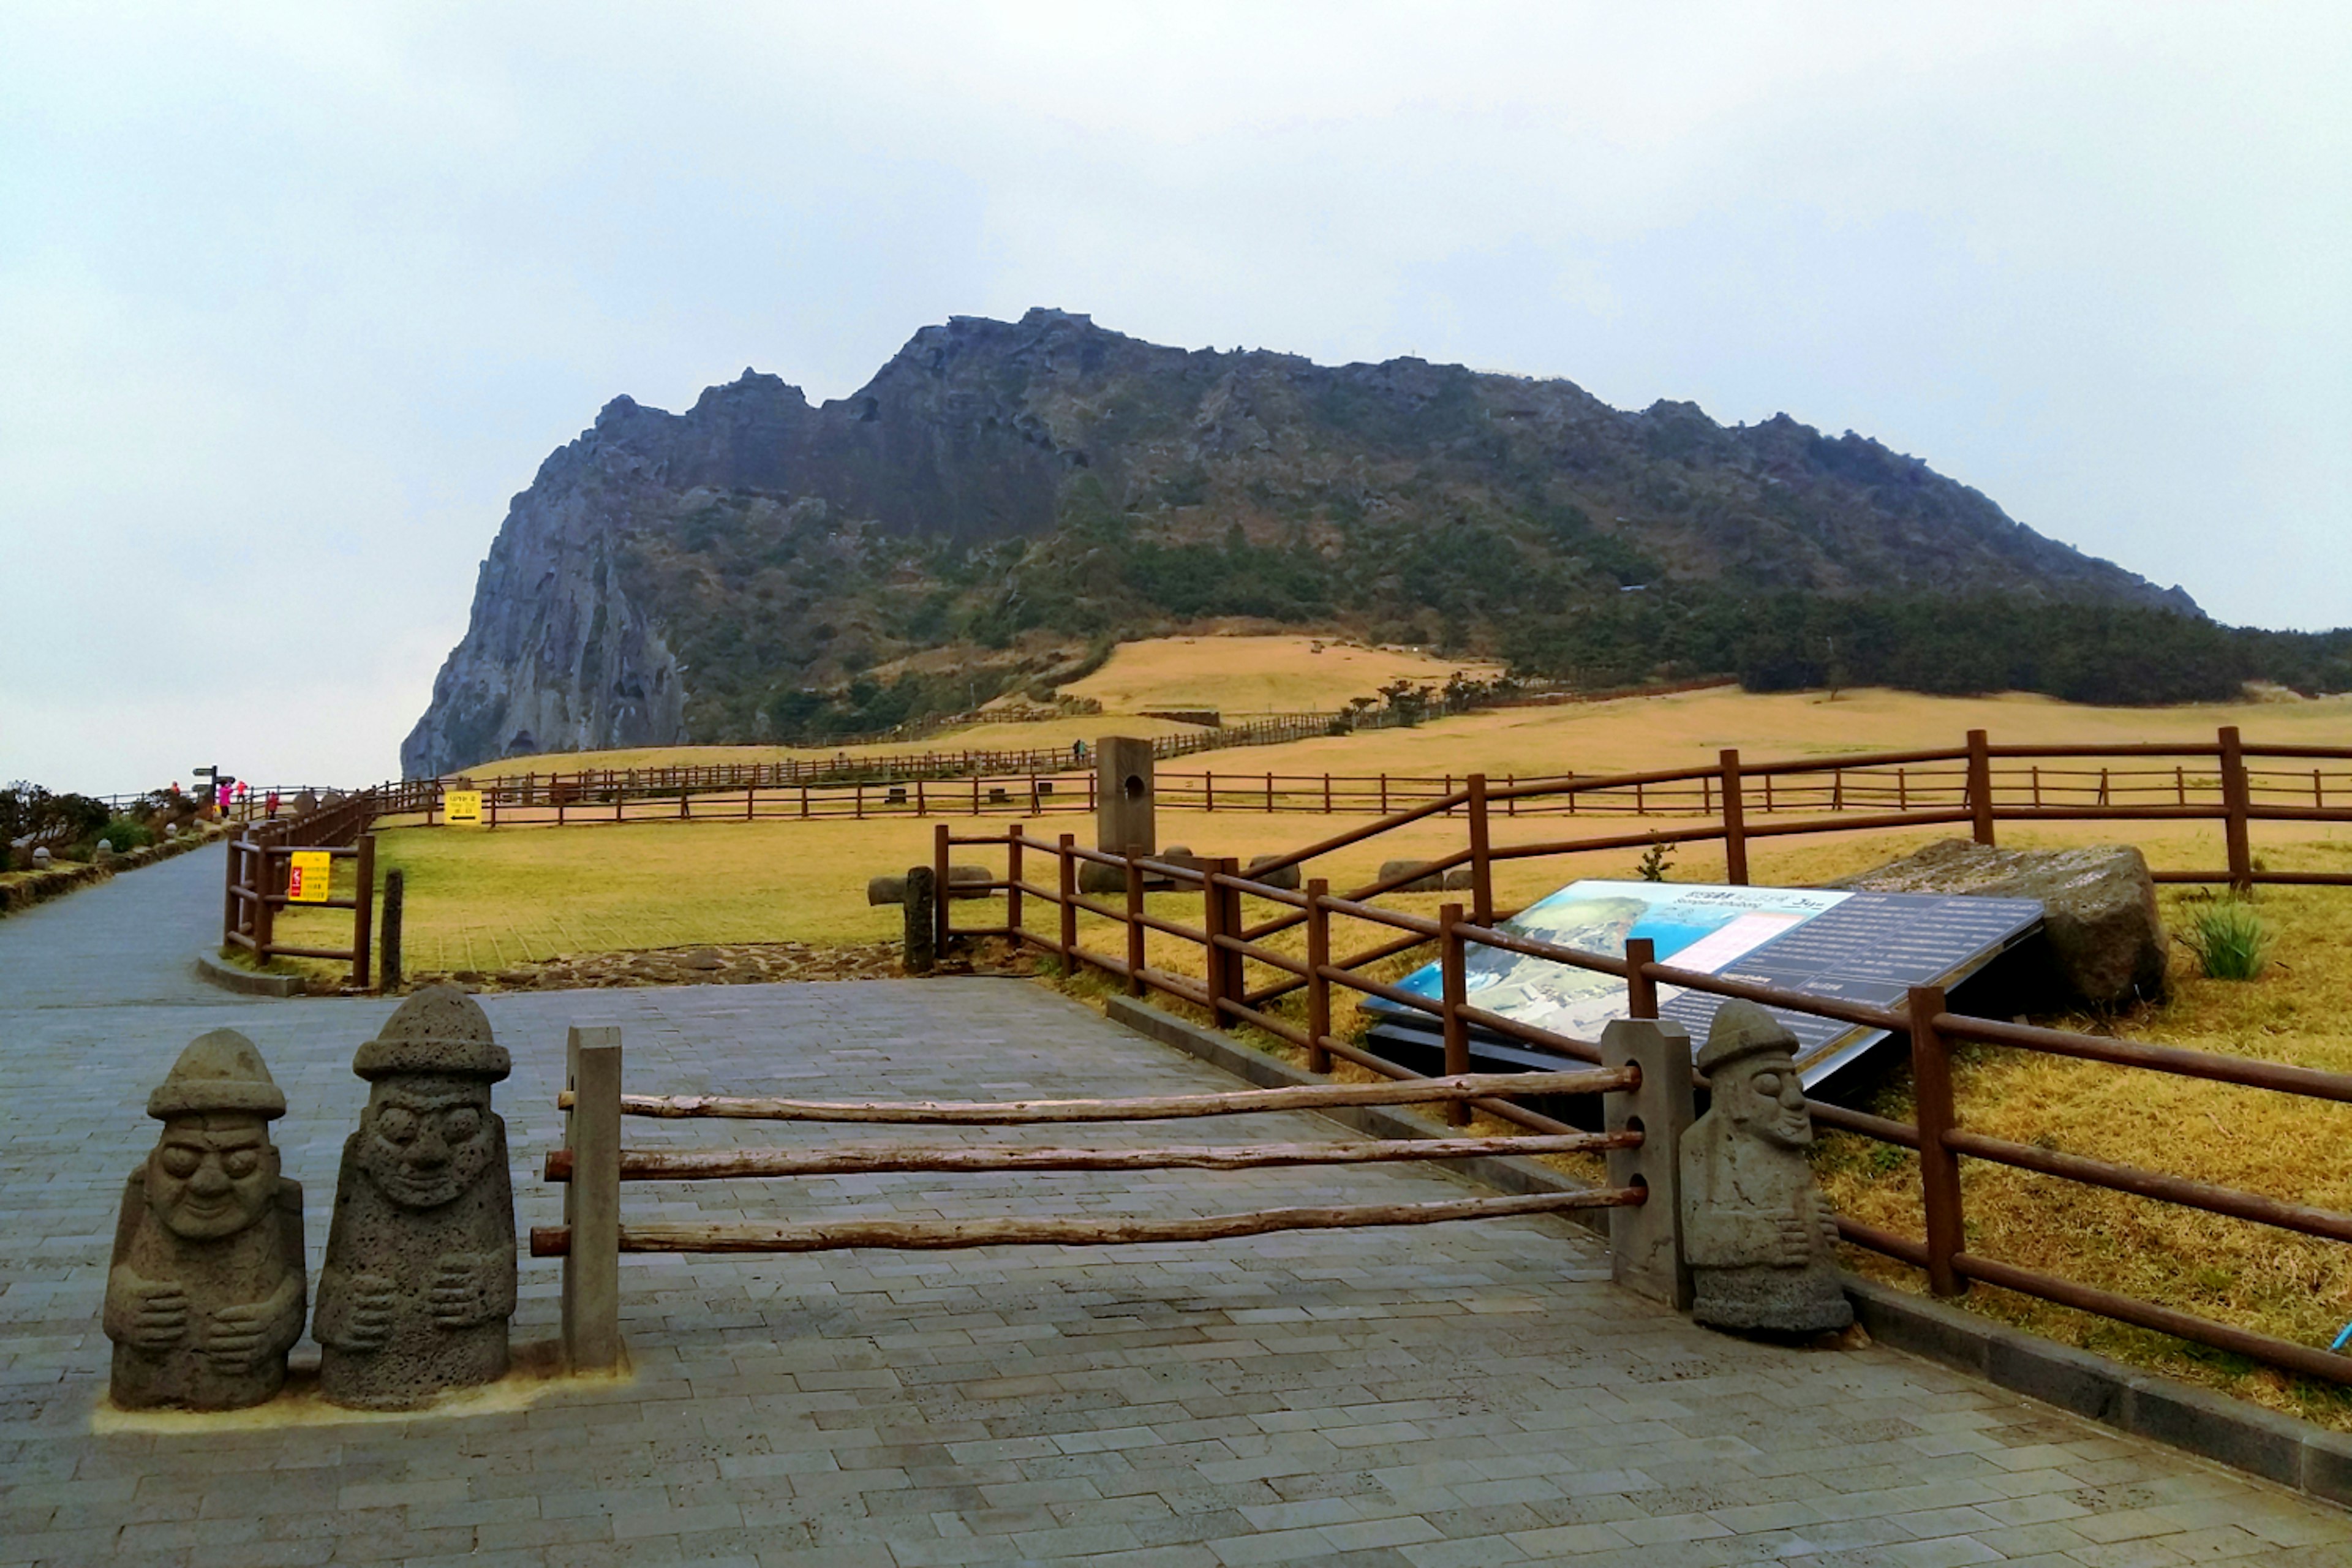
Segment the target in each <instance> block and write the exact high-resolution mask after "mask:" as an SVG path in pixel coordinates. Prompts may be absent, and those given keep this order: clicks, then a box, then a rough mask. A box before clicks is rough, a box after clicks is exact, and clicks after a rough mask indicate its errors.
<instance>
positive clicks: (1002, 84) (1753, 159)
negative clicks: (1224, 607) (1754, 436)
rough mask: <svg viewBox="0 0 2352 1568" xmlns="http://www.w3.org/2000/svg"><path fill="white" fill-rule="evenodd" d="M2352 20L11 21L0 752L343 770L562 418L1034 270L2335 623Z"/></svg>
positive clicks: (1706, 9) (1068, 302) (1599, 11)
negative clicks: (1650, 427) (1630, 427)
mask: <svg viewBox="0 0 2352 1568" xmlns="http://www.w3.org/2000/svg"><path fill="white" fill-rule="evenodd" d="M2347 80H2352V7H2347V6H2346V5H2342V4H2340V3H2335V4H2314V5H2226V6H2225V5H2188V6H2166V5H2154V4H2148V3H2144V0H2143V3H2135V4H2128V5H2077V6H2065V5H2023V6H2003V5H1988V4H1986V3H1984V0H1970V3H1969V4H1965V5H1949V6H1940V5H1901V6H1891V5H1853V6H1838V5H1783V6H1771V5H1760V4H1756V5H1725V6H1697V5H1690V6H1675V5H1624V4H1622V0H1611V3H1607V4H1601V5H1570V4H1562V3H1559V0H1553V3H1549V4H1543V5H1527V6H1514V5H1467V4H1460V3H1455V4H1447V5H1425V6H1407V5H1395V6H1380V5H1366V4H1363V3H1361V0H1350V3H1349V4H1348V5H1338V6H1329V7H1321V6H1309V5H1289V6H1285V5H1269V4H1265V3H1259V4H1254V5H1236V6H1232V7H1219V6H1215V5H1202V4H1197V3H1193V0H1186V3H1184V4H1182V5H1163V6H1138V7H1121V6H1118V5H1108V4H1102V3H1099V0H1097V3H1092V4H1087V5H1068V6H1044V5H1040V6H1013V5H1006V6H999V7H993V8H982V7H979V6H971V5H963V6H945V7H940V8H937V9H925V8H921V7H916V6H909V5H887V6H863V7H853V6H843V5H823V6H818V5H806V6H799V5H765V6H761V5H736V6H730V7H698V6H692V5H681V4H677V3H668V4H664V5H651V6H649V5H630V6H626V7H606V6H600V5H593V4H578V3H572V4H565V5H556V6H546V7H531V6H525V5H498V6H479V5H465V6H449V7H445V8H436V7H433V6H429V5H397V6H383V7H370V6H366V5H330V6H320V5H288V6H285V7H282V8H271V7H247V8H239V7H236V6H228V5H205V6H189V5H176V4H175V5H157V6H155V7H153V8H152V9H143V8H139V7H134V6H102V7H84V6H74V5H11V6H7V7H5V9H0V584H5V592H6V600H5V610H0V778H15V777H32V778H35V779H37V780H40V781H42V782H45V783H47V784H51V785H53V786H57V787H71V788H79V789H86V790H96V791H114V790H128V789H132V788H142V787H150V786H153V785H156V784H162V783H164V782H166V781H168V780H171V779H173V778H179V779H182V780H183V781H184V780H185V779H186V778H187V776H188V773H187V770H188V769H189V768H190V767H192V766H193V765H194V764H196V763H206V762H211V761H214V760H215V759H217V760H219V761H220V762H222V763H225V764H226V765H227V766H228V767H229V768H230V769H231V770H232V771H234V772H236V773H241V774H244V775H245V776H247V777H251V778H261V779H269V780H278V781H287V782H291V781H297V780H311V779H315V780H318V781H320V782H343V783H352V782H363V781H368V780H373V779H375V778H379V777H383V776H388V775H390V774H392V773H395V772H396V771H397V754H396V753H397V746H398V742H399V740H400V737H401V736H402V735H403V734H404V733H405V732H406V731H407V729H408V727H409V726H410V725H411V724H412V723H413V722H414V721H415V719H416V717H417V716H418V714H419V713H420V712H422V710H423V709H424V707H425V701H426V700H427V698H428V696H429V694H430V691H431V686H432V679H433V675H434V672H435V670H436V668H437V667H438V666H439V664H440V661H441V659H442V658H443V657H444V656H445V655H446V653H447V651H448V650H449V647H451V645H452V644H454V643H455V642H456V641H457V638H458V637H460V636H462V635H463V633H464V630H465V626H466V617H467V606H468V604H469V601H470V598H471V595H472V592H473V584H474V575H475V571H476V568H477V565H478V563H479V562H480V560H481V559H482V556H483V554H484V552H486V551H487V549H488V545H489V542H490V540H491V537H492V535H493V534H494V533H495V532H496V531H497V529H498V526H499V521H500V520H501V518H502V517H503V516H504V514H505V510H506V506H507V501H508V499H509V497H510V496H511V495H512V494H513V493H514V492H516V491H518V490H520V489H522V488H523V487H524V486H526V485H527V484H528V483H529V482H530V478H531V475H532V472H533V471H534V470H535V469H536V468H537V467H538V465H539V463H540V461H541V458H544V457H545V456H546V455H547V453H548V452H549V450H550V449H551V448H552V447H555V446H557V445H559V444H561V443H562V442H564V441H566V440H569V439H570V438H572V437H573V436H575V435H576V434H578V433H579V431H580V430H581V429H583V427H584V426H587V425H588V424H589V422H590V421H591V420H592V419H593V416H594V415H595V412H596V410H597V409H598V408H599V407H600V406H602V405H604V402H605V401H606V400H608V399H609V398H611V397H612V396H614V395H616V394H619V393H627V394H629V395H632V396H634V397H635V398H636V399H637V400H638V401H640V402H642V403H647V404H652V405H659V406H663V407H668V408H679V407H683V406H684V405H688V404H689V403H691V402H692V401H693V400H694V398H695V396H696V395H697V394H698V392H699V391H700V389H701V388H702V387H703V386H705V385H706V384H710V383H713V382H719V381H726V380H731V379H732V378H733V377H734V376H735V375H736V374H739V373H740V371H741V370H742V369H743V367H744V366H746V365H747V364H748V365H753V366H756V367H758V368H759V369H761V370H762V371H772V372H775V373H777V374H781V375H782V376H783V377H784V379H786V380H787V381H790V382H793V383H794V384H798V385H800V386H802V387H803V388H804V389H806V390H807V392H808V393H809V395H810V396H811V397H812V398H824V397H833V396H842V395H846V394H848V393H849V392H851V391H853V390H855V389H856V387H857V386H858V385H859V384H861V383H863V382H864V381H865V379H866V377H867V376H868V375H869V374H872V372H873V371H874V370H875V369H876V368H877V367H878V366H879V365H880V364H881V363H882V362H883V361H884V360H885V359H887V357H888V356H889V354H890V353H892V352H893V351H895V350H896V349H897V348H898V345H899V344H900V343H902V342H904V341H905V340H906V339H907V338H908V336H910V335H911V334H912V333H913V332H914V331H915V330H916V329H917V328H919V327H920V326H922V325H924V324H925V323H927V322H933V321H943V320H945V319H946V318H947V317H948V316H949V315H951V314H958V315H992V316H1000V317H1012V316H1017V315H1018V314H1019V313H1020V312H1021V311H1022V310H1024V309H1026V308H1027V307H1029V306H1032V305H1054V306H1060V307H1062V308H1065V309H1067V310H1082V311H1087V312H1090V313H1091V314H1092V315H1093V316H1094V317H1095V319H1096V320H1097V321H1099V322H1101V323H1102V324H1104V325H1106V326H1108V327H1112V328H1115V329H1117V330H1119V331H1126V332H1129V333H1132V334H1134V335H1137V336H1139V337H1143V338H1148V339H1151V340H1154V341H1156V342H1170V343H1178V344H1182V345H1185V346H1189V347H1199V346H1202V345H1205V344H1215V345H1217V346H1219V347H1226V348H1230V347H1234V346H1236V345H1241V346H1247V347H1253V348H1255V347H1265V348H1272V349H1281V350H1286V351H1289V352H1293V353H1302V354H1306V355H1308V356H1310V357H1312V358H1314V359H1317V360H1321V361H1325V362H1339V361H1348V360H1377V359H1381V358H1386V357H1389V356H1391V355H1395V354H1402V353H1417V354H1420V355H1422V356H1423V357H1424V358H1427V359H1432V360H1439V361H1459V362H1462V363H1468V364H1471V365H1475V366H1479V367H1483V368H1490V369H1507V370H1513V371H1519V372H1524V373H1528V374H1538V375H1557V376H1564V377H1566V378H1568V379H1570V380H1572V381H1575V382H1577V383H1578V384H1580V385H1582V386H1584V387H1585V388H1587V389H1588V390H1590V391H1591V392H1592V393H1594V394H1595V395H1599V396H1600V397H1601V398H1604V399H1606V400H1607V401H1609V402H1611V403H1613V404H1616V405H1620V406H1623V407H1640V406H1643V405H1648V404H1649V403H1651V402H1653V401H1654V400H1655V399H1658V398H1661V397H1668V398H1687V399H1692V400H1695V401H1696V402H1697V403H1699V404H1700V405H1702V406H1704V407H1705V408H1706V410H1707V412H1708V413H1709V414H1711V415H1713V416H1715V417H1716V418H1717V419H1719V420H1722V421H1724V422H1726V423H1732V422H1736V421H1742V420H1748V421H1752V420H1758V419H1763V418H1769V416H1771V415H1773V414H1774V413H1776V412H1779V411H1782V410H1785V411H1787V412H1788V413H1790V415H1793V416H1795V417H1797V418H1799V419H1801V420H1804V421H1806V422H1808V423H1810V424H1813V425H1816V426H1821V427H1822V428H1823V429H1825V430H1828V431H1831V432H1836V431H1840V430H1843V429H1846V428H1849V427H1851V428H1853V429H1855V430H1859V431H1861V432H1863V433H1864V434H1867V435H1871V436H1874V437H1878V438H1879V439H1881V440H1883V441H1885V442H1886V443H1887V444H1888V445H1889V446H1891V447H1895V448H1897V449H1899V450H1901V451H1905V452H1908V453H1912V454H1915V455H1916V456H1918V457H1920V458H1924V459H1926V460H1927V462H1929V463H1930V464H1932V465H1933V466H1935V467H1936V468H1938V469H1940V470H1942V471H1943V472H1945V473H1948V474H1950V475H1953V476H1954V477H1956V478H1958V479H1961V480H1964V481H1965V482H1967V483H1969V484H1972V485H1974V486H1976V487H1978V488H1979V489H1982V490H1984V491H1985V492H1986V493H1987V494H1989V495H1990V496H1991V497H1992V498H1993V499H1994V500H1997V501H1998V502H2000V504H2001V505H2002V506H2003V507H2005V508H2006V509H2007V510H2009V512H2010V513H2011V515H2012V516H2014V517H2016V518H2017V519H2019V520H2020V521H2023V522H2026V523H2028V524H2030V525H2032V527H2034V528H2036V529H2039V530H2041V531H2042V532H2044V533H2047V534H2050V535H2052V536H2053V537H2054V538H2057V539H2060V540H2063V541H2065V542H2069V543H2072V544H2074V545H2076V546H2078V547H2080V548H2082V549H2084V550H2086V551H2089V552H2092V553H2094V554H2097V555H2103V556H2105V557H2107V558H2109V559H2111V560H2114V561H2116V562H2119V563H2122V564H2123V565H2125V566H2126V567H2129V568H2130V569H2132V570H2133V571H2136V572H2138V573H2141V574H2144V575H2146V576H2148V577H2151V578H2153V579H2155V580H2156V581H2157V582H2158V583H2159V584H2171V583H2176V582H2178V583H2179V584H2183V585H2185V586H2186V587H2187V588H2188V589H2189V592H2190V593H2191V594H2192V595H2195V596H2196V597H2197V599H2198V600H2199V602H2200V603H2201V604H2202V605H2205V607H2206V608H2207V609H2208V610H2209V611H2210V612H2211V613H2212V614H2213V615H2215V616H2218V617H2220V618H2221V619H2224V620H2228V621H2231V622H2237V623H2254V624H2259V625H2263V626H2306V627H2308V626H2336V625H2341V624H2345V623H2352V547H2347V538H2346V536H2347V523H2352V479H2347V446H2352V289H2347V258H2352V177H2347V170H2352V107H2347V106H2348V105H2352V92H2347V89H2346V87H2345V83H2346V82H2347Z"/></svg>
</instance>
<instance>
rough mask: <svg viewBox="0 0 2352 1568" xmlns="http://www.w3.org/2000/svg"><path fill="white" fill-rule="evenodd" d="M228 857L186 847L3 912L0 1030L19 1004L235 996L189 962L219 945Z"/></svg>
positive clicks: (224, 851) (195, 1002) (212, 1001)
mask: <svg viewBox="0 0 2352 1568" xmlns="http://www.w3.org/2000/svg"><path fill="white" fill-rule="evenodd" d="M227 858H228V847H227V846H226V844H214V845H210V846H208V847H205V848H202V849H192V850H190V851H189V852H188V853H186V854H185V855H175V856H173V858H171V859H169V860H159V861H157V862H156V863H155V864H153V865H152V866H142V867H140V868H138V869H137V870H135V871H124V872H121V873H120V874H119V875H117V876H116V877H115V878H114V879H112V880H111V881H106V882H100V884H99V885H98V886H96V887H94V888H83V889H79V890H77V891H74V892H70V893H65V894H61V895H60V896H58V897H57V898H54V899H51V900H48V901H47V903H40V904H35V905H34V906H33V907H32V908H31V909H29V910H22V911H20V912H19V913H16V914H13V915H9V916H7V917H6V918H5V919H0V1031H5V1029H6V1027H7V1019H8V1016H9V1015H11V1014H14V1013H19V1012H37V1011H43V1010H47V1009H50V1008H57V1007H111V1006H120V1005H123V1004H125V1003H176V1004H179V1005H184V1006H208V1005H218V1004H224V1003H230V1002H234V1001H236V997H235V996H233V995H232V994H230V993H228V992H226V991H222V990H220V989H218V988H217V987H215V986H212V985H207V984H205V983H204V982H203V981H201V980H199V979H197V978H196V976H195V973H194V968H193V963H194V958H195V955H196V954H197V953H198V952H205V951H209V950H211V949H214V948H217V947H218V946H219V945H220V929H221V879H222V878H223V876H224V875H225V874H226V870H227V867H226V860H227ZM5 1040H6V1035H5V1032H0V1043H5Z"/></svg>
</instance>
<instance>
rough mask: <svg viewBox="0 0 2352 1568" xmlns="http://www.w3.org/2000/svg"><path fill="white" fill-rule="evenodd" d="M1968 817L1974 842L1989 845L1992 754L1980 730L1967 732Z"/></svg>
mask: <svg viewBox="0 0 2352 1568" xmlns="http://www.w3.org/2000/svg"><path fill="white" fill-rule="evenodd" d="M1969 820H1970V821H1971V822H1972V823H1973V824H1974V825H1975V828H1976V840H1977V842H1978V843H1979V844H1990V843H1991V842H1992V841H1993V833H1992V753H1991V750H1990V741H1989V740H1988V738H1987V736H1986V734H1985V732H1984V731H1982V730H1971V731H1969Z"/></svg>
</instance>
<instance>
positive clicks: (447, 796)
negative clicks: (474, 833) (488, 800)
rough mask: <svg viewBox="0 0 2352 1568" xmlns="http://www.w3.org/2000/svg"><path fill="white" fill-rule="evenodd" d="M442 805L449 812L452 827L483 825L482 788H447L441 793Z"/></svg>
mask: <svg viewBox="0 0 2352 1568" xmlns="http://www.w3.org/2000/svg"><path fill="white" fill-rule="evenodd" d="M441 806H442V809H443V810H445V811H446V812H447V813H448V814H449V826H452V827H479V826H481V825H482V792H481V791H480V790H478V789H453V790H445V791H443V792H442V795H441Z"/></svg>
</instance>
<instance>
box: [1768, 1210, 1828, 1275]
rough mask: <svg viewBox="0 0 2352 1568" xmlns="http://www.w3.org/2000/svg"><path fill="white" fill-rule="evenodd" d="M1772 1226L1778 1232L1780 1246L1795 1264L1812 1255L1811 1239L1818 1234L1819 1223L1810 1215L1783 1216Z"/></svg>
mask: <svg viewBox="0 0 2352 1568" xmlns="http://www.w3.org/2000/svg"><path fill="white" fill-rule="evenodd" d="M1774 1224H1775V1226H1776V1227H1777V1228H1778V1229H1779V1230H1780V1245H1781V1247H1784V1248H1785V1249H1786V1250H1787V1251H1788V1252H1789V1254H1790V1256H1791V1258H1793V1259H1794V1260H1795V1261H1797V1262H1800V1263H1801V1262H1804V1261H1805V1260H1806V1259H1808V1258H1811V1257H1812V1255H1813V1238H1814V1237H1816V1236H1818V1235H1819V1234H1820V1221H1818V1220H1817V1219H1815V1218H1814V1217H1813V1216H1812V1215H1794V1214H1784V1215H1780V1216H1779V1217H1778V1218H1777V1219H1776V1220H1775V1221H1774Z"/></svg>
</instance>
